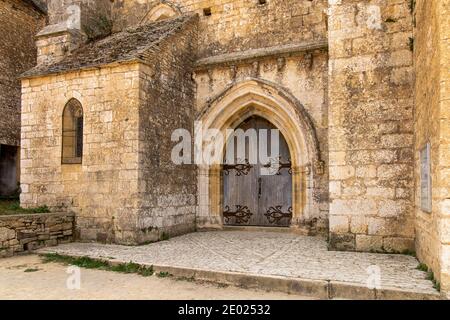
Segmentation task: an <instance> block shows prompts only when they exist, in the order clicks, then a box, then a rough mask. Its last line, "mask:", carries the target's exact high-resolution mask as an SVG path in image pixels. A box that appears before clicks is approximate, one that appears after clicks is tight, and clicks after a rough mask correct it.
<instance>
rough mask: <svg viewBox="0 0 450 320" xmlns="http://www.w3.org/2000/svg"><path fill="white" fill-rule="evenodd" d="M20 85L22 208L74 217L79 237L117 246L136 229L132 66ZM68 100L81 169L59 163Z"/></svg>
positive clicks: (135, 95) (135, 88)
mask: <svg viewBox="0 0 450 320" xmlns="http://www.w3.org/2000/svg"><path fill="white" fill-rule="evenodd" d="M22 87H23V89H22V92H23V95H22V145H21V147H22V152H21V158H22V159H21V167H22V175H21V183H22V184H21V187H22V194H21V203H22V206H24V207H37V206H42V205H47V206H49V207H50V208H51V209H52V211H73V212H75V213H76V217H77V236H78V237H80V238H81V239H83V240H97V241H114V240H115V239H117V241H120V239H121V238H122V237H125V236H126V232H127V231H131V230H134V229H135V227H136V221H135V220H134V221H131V218H132V217H133V216H134V217H135V216H136V213H137V201H138V196H137V195H138V139H139V137H138V127H139V123H138V117H139V65H138V64H124V65H120V66H110V67H105V68H102V69H101V70H100V69H97V70H86V71H81V72H73V73H67V74H61V75H54V76H46V77H45V76H44V77H41V78H35V79H26V80H23V81H22ZM71 98H75V99H77V100H79V101H80V102H81V104H82V106H83V113H84V143H83V163H82V164H81V165H78V164H74V165H66V164H64V165H62V164H61V141H62V138H61V132H62V114H63V109H64V106H65V105H66V103H67V102H68V101H69V100H70V99H71ZM122 216H125V217H127V218H123V219H122ZM128 218H130V219H128Z"/></svg>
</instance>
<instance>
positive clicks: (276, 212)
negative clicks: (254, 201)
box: [264, 206, 292, 224]
mask: <svg viewBox="0 0 450 320" xmlns="http://www.w3.org/2000/svg"><path fill="white" fill-rule="evenodd" d="M264 215H265V216H266V217H267V220H269V222H270V223H271V224H277V223H279V222H280V221H281V219H283V218H288V219H292V207H289V209H288V212H283V206H275V207H270V208H269V210H268V211H267V213H265V214H264Z"/></svg>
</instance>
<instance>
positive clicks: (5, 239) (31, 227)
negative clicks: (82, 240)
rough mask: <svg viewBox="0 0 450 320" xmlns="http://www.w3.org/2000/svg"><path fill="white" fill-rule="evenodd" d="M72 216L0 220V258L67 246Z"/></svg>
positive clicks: (18, 216) (69, 238) (10, 217)
mask: <svg viewBox="0 0 450 320" xmlns="http://www.w3.org/2000/svg"><path fill="white" fill-rule="evenodd" d="M74 219H75V218H74V216H73V214H66V213H63V214H62V213H49V214H32V215H14V216H0V258H3V257H9V256H13V255H15V254H19V253H22V252H26V251H32V250H35V249H39V248H43V247H50V246H56V245H58V244H61V243H68V242H71V241H72V239H73V229H74Z"/></svg>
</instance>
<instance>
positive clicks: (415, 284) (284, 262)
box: [44, 231, 436, 293]
mask: <svg viewBox="0 0 450 320" xmlns="http://www.w3.org/2000/svg"><path fill="white" fill-rule="evenodd" d="M48 250H49V249H46V251H48ZM50 250H51V251H52V252H58V253H60V254H72V255H82V256H90V257H92V258H109V259H110V258H115V259H117V260H120V261H133V262H136V263H145V264H151V265H159V266H161V265H162V266H173V267H183V268H194V269H202V270H212V271H232V272H242V273H250V274H257V275H268V276H270V275H272V276H285V277H295V278H302V279H313V280H334V281H342V282H348V283H353V284H358V285H363V286H366V285H367V281H368V278H369V275H370V274H369V272H370V270H375V271H376V270H377V269H376V268H370V267H371V266H377V267H379V268H380V271H381V286H382V288H398V289H402V290H413V291H415V292H423V293H436V291H435V290H434V289H433V285H432V283H431V281H429V280H426V273H425V272H422V271H419V270H417V269H416V268H417V266H418V261H417V260H416V259H415V258H414V257H411V256H406V255H389V254H375V253H355V252H331V251H328V250H327V244H326V241H325V240H324V239H322V238H318V237H304V236H298V235H295V234H290V233H277V232H253V231H219V232H205V233H193V234H188V235H185V236H181V237H176V238H173V239H171V240H169V241H164V242H158V243H153V244H149V245H145V246H139V247H126V246H119V245H102V244H95V243H72V244H67V245H61V246H59V247H56V248H51V249H50ZM44 251H45V250H44Z"/></svg>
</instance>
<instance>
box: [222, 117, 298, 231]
mask: <svg viewBox="0 0 450 320" xmlns="http://www.w3.org/2000/svg"><path fill="white" fill-rule="evenodd" d="M237 129H242V131H241V132H247V133H248V132H250V131H248V130H251V131H252V132H253V137H254V136H255V133H256V136H257V143H255V140H254V139H253V140H252V139H249V138H248V137H249V136H251V135H252V134H251V133H250V134H248V135H246V137H247V139H245V159H242V158H244V157H242V155H243V154H244V153H243V152H241V153H240V154H239V152H238V151H237V147H238V145H239V143H238V139H237V138H235V137H232V138H230V139H234V141H235V143H234V144H232V143H230V140H229V141H228V142H227V146H226V155H225V159H227V158H228V159H229V160H228V161H226V160H225V164H224V165H223V168H222V176H223V217H224V224H225V225H232V226H262V227H288V226H290V225H291V221H292V168H291V159H290V152H289V147H288V145H287V143H286V140H285V139H284V137H283V135H282V134H281V132H279V135H278V141H279V142H278V144H279V152H278V154H276V153H275V155H274V153H273V152H272V150H271V146H272V141H271V140H272V138H273V136H272V134H271V130H277V128H276V127H275V126H274V125H272V124H271V123H270V122H268V121H267V120H265V119H263V118H261V117H251V118H249V119H247V120H246V121H244V122H243V123H242V124H241V125H240V126H239V127H238V128H237ZM263 137H266V138H263ZM241 141H242V139H241ZM264 147H265V148H266V150H261V148H264ZM261 151H263V153H262V154H267V155H268V156H269V158H266V157H265V156H261ZM252 155H253V156H252ZM255 155H256V159H257V161H254V160H255ZM252 158H253V161H251V159H252ZM230 159H234V161H230ZM255 162H256V163H255Z"/></svg>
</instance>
